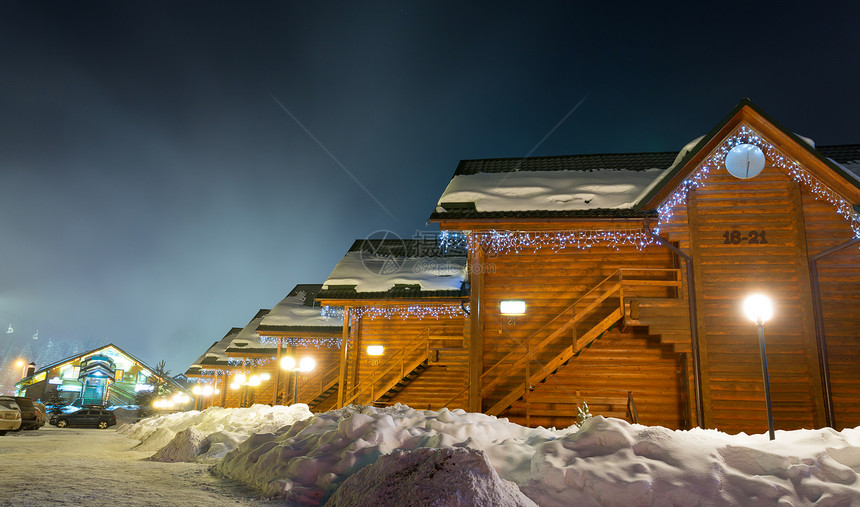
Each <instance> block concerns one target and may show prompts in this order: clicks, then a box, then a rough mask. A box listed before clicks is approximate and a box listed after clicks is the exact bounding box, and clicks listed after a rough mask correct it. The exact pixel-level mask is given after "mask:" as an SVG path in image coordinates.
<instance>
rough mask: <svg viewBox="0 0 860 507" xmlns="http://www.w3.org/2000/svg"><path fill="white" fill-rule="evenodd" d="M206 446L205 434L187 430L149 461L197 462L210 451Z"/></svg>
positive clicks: (191, 429)
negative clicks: (199, 457) (198, 458)
mask: <svg viewBox="0 0 860 507" xmlns="http://www.w3.org/2000/svg"><path fill="white" fill-rule="evenodd" d="M159 431H160V430H159ZM147 442H149V440H147ZM205 444H206V435H205V434H203V432H201V431H199V430H197V429H195V428H193V427H192V428H185V429H184V430H182V431H180V432H179V433H177V434H176V436H175V437H174V438H173V439H171V440H170V441H169V443H168V444H167V445H165V446H164V447H162V448H160V449H159V450H158V452H156V453H155V454H153V455H152V456H151V457H150V458H149V459H150V460H152V461H167V462H176V461H185V462H191V461H196V460H197V457H198V456H200V455H201V454H203V453H204V452H206V451H207V450H209V449H208V446H206V445H205Z"/></svg>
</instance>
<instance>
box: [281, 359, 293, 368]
mask: <svg viewBox="0 0 860 507" xmlns="http://www.w3.org/2000/svg"><path fill="white" fill-rule="evenodd" d="M281 368H283V369H285V370H294V369H295V368H296V360H295V359H293V358H292V357H290V356H286V357H283V358H281Z"/></svg>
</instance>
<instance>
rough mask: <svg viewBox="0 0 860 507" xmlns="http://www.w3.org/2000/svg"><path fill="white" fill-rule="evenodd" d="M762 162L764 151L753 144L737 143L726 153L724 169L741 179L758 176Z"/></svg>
mask: <svg viewBox="0 0 860 507" xmlns="http://www.w3.org/2000/svg"><path fill="white" fill-rule="evenodd" d="M764 164H765V158H764V153H763V152H762V151H761V148H759V147H758V146H756V145H754V144H739V145H737V146H735V147H734V148H732V149H731V150H729V152H728V153H727V154H726V170H728V171H729V174H731V175H732V176H734V177H735V178H738V179H741V180H748V179H750V178H755V177H756V176H758V175H759V174H760V173H761V171H762V169H764Z"/></svg>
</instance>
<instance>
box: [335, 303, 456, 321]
mask: <svg viewBox="0 0 860 507" xmlns="http://www.w3.org/2000/svg"><path fill="white" fill-rule="evenodd" d="M350 312H352V314H353V315H355V318H356V319H361V318H363V317H367V318H368V319H370V320H374V319H377V318H382V319H391V318H399V319H407V318H409V317H418V318H422V319H424V318H428V317H431V318H434V319H436V320H439V319H441V318H448V319H454V318H457V317H463V316H465V315H466V312H465V311H463V309H462V308H460V306H457V305H403V306H360V307H357V308H354V309H351V310H350Z"/></svg>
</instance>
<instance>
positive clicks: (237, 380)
mask: <svg viewBox="0 0 860 507" xmlns="http://www.w3.org/2000/svg"><path fill="white" fill-rule="evenodd" d="M271 378H272V376H271V375H269V374H268V373H267V372H263V373H260V374H259V375H251V376H250V377H248V376H246V375H245V374H244V373H237V374H236V375H234V376H233V382H232V383H231V384H230V389H233V390H234V391H235V390H237V389H239V388H241V387H244V388H245V391H244V392H243V393H242V407H244V406H245V404H246V400H247V396H248V387H249V386H250V387H251V388H255V387H257V386H259V385H260V384H261V383H262V382H265V381H267V380H269V379H271ZM251 394H255V393H251Z"/></svg>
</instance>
